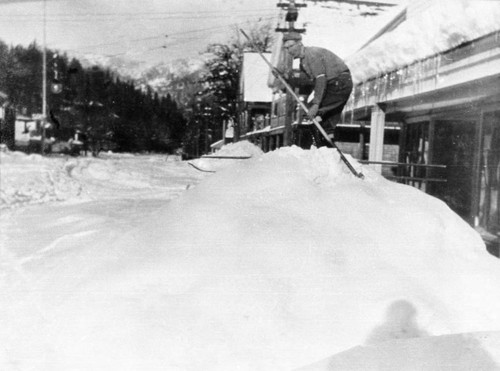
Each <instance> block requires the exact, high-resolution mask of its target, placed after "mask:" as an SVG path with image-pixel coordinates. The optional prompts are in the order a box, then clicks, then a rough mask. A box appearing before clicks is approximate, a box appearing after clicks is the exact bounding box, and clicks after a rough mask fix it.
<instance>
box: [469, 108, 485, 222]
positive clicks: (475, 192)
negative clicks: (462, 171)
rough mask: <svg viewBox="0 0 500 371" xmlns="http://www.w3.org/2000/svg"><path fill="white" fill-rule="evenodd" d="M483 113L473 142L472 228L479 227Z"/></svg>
mask: <svg viewBox="0 0 500 371" xmlns="http://www.w3.org/2000/svg"><path fill="white" fill-rule="evenodd" d="M483 131H484V111H483V110H481V112H480V114H479V120H478V121H477V122H476V135H475V140H474V163H473V168H472V197H471V207H470V210H471V216H470V219H471V222H472V224H473V226H474V227H477V226H478V225H479V222H480V220H479V211H480V202H481V163H482V161H481V160H482V155H483V143H482V142H483Z"/></svg>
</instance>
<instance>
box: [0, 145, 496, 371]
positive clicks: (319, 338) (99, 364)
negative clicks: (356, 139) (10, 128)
mask: <svg viewBox="0 0 500 371" xmlns="http://www.w3.org/2000/svg"><path fill="white" fill-rule="evenodd" d="M224 151H225V152H224ZM221 153H222V154H224V153H226V154H237V155H241V154H244V153H246V154H249V155H251V156H252V158H251V159H249V160H215V159H200V160H196V161H198V162H197V164H198V165H199V166H200V167H204V168H207V169H212V170H216V171H217V172H216V173H213V174H212V173H202V172H198V171H196V170H194V169H193V168H192V167H190V166H189V165H188V164H187V163H186V162H185V161H179V159H178V158H174V157H168V158H167V157H166V156H160V155H125V154H121V155H119V154H104V155H103V156H102V157H101V158H98V159H94V158H90V157H89V158H83V157H82V158H71V157H69V158H63V157H53V158H50V157H47V158H45V157H44V158H41V157H40V156H37V155H30V156H28V155H25V154H21V153H17V152H14V153H12V152H7V153H1V154H0V156H1V157H0V161H1V162H0V172H1V183H0V190H1V202H2V204H1V206H2V209H1V216H0V231H1V235H0V243H1V247H0V259H1V260H0V292H1V295H0V328H1V331H0V344H1V345H2V346H1V347H0V369H2V370H51V371H52V370H61V371H62V370H64V371H66V370H235V369H240V370H293V369H297V368H300V367H305V366H307V365H311V364H314V363H316V362H319V361H320V360H322V359H325V358H327V357H331V356H333V355H334V354H336V353H339V352H345V351H348V350H349V349H351V348H352V347H356V346H365V347H366V346H368V347H369V346H375V347H377V346H378V347H380V348H376V349H382V351H383V353H381V352H378V351H370V348H369V349H368V351H366V348H361V352H362V353H360V355H359V356H352V353H345V354H344V355H341V356H340V358H335V359H334V360H332V361H331V362H330V363H331V364H332V365H336V366H338V365H344V366H345V368H348V367H347V366H348V365H349V364H350V365H351V366H353V367H352V369H363V365H361V367H360V366H359V362H358V368H355V364H353V363H349V364H347V363H345V362H348V361H346V360H349V359H351V362H352V359H353V358H357V359H358V360H363V362H365V363H364V365H365V366H366V365H367V364H368V365H371V366H374V365H375V366H374V367H369V366H367V368H368V369H389V368H387V367H386V368H384V367H383V364H384V362H380V357H382V358H385V359H386V360H391V362H393V363H392V365H394V362H397V360H398V359H400V360H402V356H401V354H404V351H402V349H403V350H404V349H406V350H408V349H414V350H415V352H419V353H418V354H419V356H418V357H415V362H416V363H414V364H413V365H416V367H415V368H417V369H438V368H436V367H438V366H440V365H439V364H438V362H437V361H435V362H431V363H427V365H430V366H429V367H428V368H425V367H424V365H423V364H422V362H423V363H425V362H426V360H427V361H429V360H430V359H434V360H437V359H440V358H439V354H432V352H433V351H434V352H441V350H442V355H443V357H444V356H445V355H449V354H450V346H446V344H455V345H456V348H457V349H461V348H460V347H459V346H458V344H459V343H460V344H462V343H463V344H465V345H464V349H465V348H467V349H469V355H470V357H469V358H466V359H467V362H469V363H468V364H467V365H463V364H460V363H457V364H449V363H448V365H449V366H450V367H449V368H448V369H478V368H477V367H483V366H485V365H486V366H487V369H499V368H500V353H499V349H500V347H498V345H499V344H500V335H499V334H500V293H499V292H500V290H498V287H499V284H500V261H499V260H498V259H496V258H494V257H493V256H491V255H489V254H488V253H487V252H486V249H485V247H484V244H483V242H482V241H481V238H480V237H479V235H478V234H477V233H476V232H475V231H474V230H473V229H472V228H470V227H469V226H468V225H467V224H466V223H465V222H463V221H462V220H461V219H460V218H459V217H458V216H457V215H455V214H454V213H453V212H452V211H451V210H450V209H449V208H448V207H447V206H446V205H445V204H444V203H442V202H441V201H439V200H437V199H435V198H432V197H430V196H428V195H426V194H424V193H422V192H421V191H419V190H417V189H414V188H411V187H408V186H403V185H398V184H396V183H392V182H389V181H386V180H385V179H383V178H381V177H380V176H379V175H377V174H376V173H374V172H372V171H371V170H370V169H368V168H366V167H363V168H362V170H363V173H364V174H365V176H366V179H365V180H360V179H357V178H355V177H354V176H352V175H351V174H350V173H349V172H348V171H347V170H346V168H345V166H343V165H342V163H341V162H340V161H339V157H338V155H337V154H336V153H335V152H334V151H333V150H330V149H327V148H320V149H315V148H312V149H311V150H307V151H306V150H302V149H300V148H298V147H289V148H281V149H279V150H276V151H273V152H269V153H266V154H263V153H262V152H261V151H260V149H258V148H257V147H254V146H253V145H251V144H250V143H248V142H239V143H237V144H234V145H228V146H226V147H224V148H223V149H222V150H221ZM356 166H358V167H359V166H360V165H356ZM478 332H481V335H480V336H478V335H474V340H473V341H474V342H473V344H474V347H471V346H470V344H472V340H470V338H467V340H466V341H463V342H462V343H461V342H460V341H459V340H457V339H465V337H461V338H457V337H450V338H447V337H437V338H436V337H435V336H440V335H452V334H461V333H478ZM408 339H410V340H411V341H413V342H412V343H408V342H405V341H409V340H408ZM426 339H429V340H428V341H427V340H426ZM448 339H451V340H449V341H448ZM417 340H418V341H417ZM408 344H410V345H408ZM384 347H385V348H384ZM371 349H373V348H371ZM363 352H364V353H363ZM415 352H413V353H415ZM445 352H446V354H445ZM410 353H412V352H410ZM381 354H382V355H381ZM464 354H465V353H464ZM465 356H467V354H465V355H464V356H463V357H462V358H460V357H457V358H456V359H457V362H463V360H464V357H465ZM377 357H378V358H377ZM398 357H399V358H398ZM376 358H377V360H375V359H376ZM342 362H344V363H342ZM419 362H420V363H419ZM385 364H386V365H388V364H389V363H387V362H386V363H385ZM380 365H382V366H380ZM436 365H437V366H436ZM448 365H447V366H448ZM321 367H323V368H321ZM422 367H423V368H422ZM475 367H476V368H475ZM340 368H342V367H341V366H340ZM315 369H318V370H319V369H324V370H326V369H327V368H326V366H325V363H323V364H322V365H321V364H320V365H319V366H318V368H315ZM482 369H484V367H483V368H482Z"/></svg>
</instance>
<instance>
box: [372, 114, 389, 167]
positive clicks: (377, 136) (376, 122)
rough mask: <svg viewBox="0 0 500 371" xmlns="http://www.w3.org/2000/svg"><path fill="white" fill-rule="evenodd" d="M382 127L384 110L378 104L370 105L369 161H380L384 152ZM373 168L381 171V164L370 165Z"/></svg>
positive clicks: (383, 126)
mask: <svg viewBox="0 0 500 371" xmlns="http://www.w3.org/2000/svg"><path fill="white" fill-rule="evenodd" d="M384 128H385V112H384V111H383V110H382V109H381V108H380V107H379V106H378V105H375V106H373V107H372V114H371V128H370V152H369V155H368V160H369V161H382V160H383V154H384ZM372 166H373V167H374V169H375V170H376V171H377V172H379V173H381V172H382V165H372Z"/></svg>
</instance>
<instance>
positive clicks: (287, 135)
mask: <svg viewBox="0 0 500 371" xmlns="http://www.w3.org/2000/svg"><path fill="white" fill-rule="evenodd" d="M286 69H287V71H290V73H291V72H292V69H293V59H292V58H291V57H290V56H289V55H288V53H287V54H286ZM294 111H295V98H294V97H293V96H292V95H291V93H290V92H289V91H287V92H286V99H285V129H284V131H283V145H284V146H291V145H292V121H293V112H294Z"/></svg>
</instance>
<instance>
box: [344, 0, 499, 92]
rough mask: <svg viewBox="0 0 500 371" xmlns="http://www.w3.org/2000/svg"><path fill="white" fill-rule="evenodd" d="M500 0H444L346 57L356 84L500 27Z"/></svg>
mask: <svg viewBox="0 0 500 371" xmlns="http://www.w3.org/2000/svg"><path fill="white" fill-rule="evenodd" d="M499 19H500V3H499V2H498V1H470V2H467V3H466V4H464V3H463V2H455V1H442V2H439V3H438V4H435V5H433V6H432V7H431V8H430V9H429V10H428V11H425V12H423V13H422V14H421V15H419V16H416V17H414V18H410V19H409V20H407V21H406V22H404V23H403V24H401V25H400V26H399V27H398V28H396V29H395V30H394V31H392V32H390V33H388V34H385V35H383V36H382V37H380V38H379V39H377V40H375V41H374V42H373V43H371V44H370V45H369V46H367V47H366V48H364V49H362V50H360V51H359V52H357V53H355V54H353V55H351V56H350V57H348V58H347V59H346V63H347V64H348V66H349V68H350V70H351V72H352V74H353V80H354V82H355V83H360V82H363V81H366V80H368V79H370V78H373V77H377V76H380V75H383V74H384V73H387V72H391V71H394V70H396V69H398V68H401V67H404V66H407V65H410V64H412V63H413V62H416V61H419V60H422V59H425V58H427V57H430V56H433V55H435V54H438V53H440V52H443V51H446V50H449V49H452V48H454V47H456V46H458V45H460V44H462V43H464V42H467V41H470V40H474V39H477V38H479V37H481V36H484V35H487V34H488V33H491V32H494V31H499V30H500V21H499Z"/></svg>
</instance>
